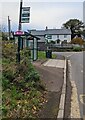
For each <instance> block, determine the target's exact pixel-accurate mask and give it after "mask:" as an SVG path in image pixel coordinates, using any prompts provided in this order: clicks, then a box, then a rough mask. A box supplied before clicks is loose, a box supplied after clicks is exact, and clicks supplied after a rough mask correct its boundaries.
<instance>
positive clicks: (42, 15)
mask: <svg viewBox="0 0 85 120" xmlns="http://www.w3.org/2000/svg"><path fill="white" fill-rule="evenodd" d="M83 1H84V0H60V1H59V0H24V3H23V6H27V7H30V8H31V9H30V14H31V15H30V23H28V24H23V29H24V30H27V29H45V27H46V26H48V28H61V26H62V24H63V23H65V22H66V21H68V20H69V19H73V18H77V19H79V20H82V21H83ZM0 2H1V4H0V11H1V10H2V12H1V13H0V16H1V17H0V22H1V21H2V22H3V24H4V25H5V26H6V27H7V16H10V19H11V29H12V30H17V28H18V18H19V16H18V15H19V0H9V1H8V0H3V2H2V0H0ZM1 14H2V15H1Z"/></svg>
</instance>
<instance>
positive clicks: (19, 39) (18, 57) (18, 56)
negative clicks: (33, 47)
mask: <svg viewBox="0 0 85 120" xmlns="http://www.w3.org/2000/svg"><path fill="white" fill-rule="evenodd" d="M21 15H22V0H20V13H19V27H18V30H19V31H20V30H21V29H22V26H21ZM20 42H21V37H20V36H19V37H18V50H17V51H18V53H17V62H18V63H20Z"/></svg>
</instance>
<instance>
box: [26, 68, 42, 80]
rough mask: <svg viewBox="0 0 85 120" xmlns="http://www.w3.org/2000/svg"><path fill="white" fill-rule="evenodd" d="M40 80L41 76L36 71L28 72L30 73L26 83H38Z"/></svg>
mask: <svg viewBox="0 0 85 120" xmlns="http://www.w3.org/2000/svg"><path fill="white" fill-rule="evenodd" d="M39 79H40V76H39V74H38V73H37V72H36V71H34V70H33V71H31V72H29V71H28V73H27V74H26V76H25V80H26V81H32V80H33V81H38V80H39Z"/></svg>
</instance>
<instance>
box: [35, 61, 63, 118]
mask: <svg viewBox="0 0 85 120" xmlns="http://www.w3.org/2000/svg"><path fill="white" fill-rule="evenodd" d="M34 64H36V65H35V67H36V68H37V70H38V71H39V74H40V76H41V80H42V82H43V83H44V84H45V86H46V89H47V96H46V99H47V102H46V103H45V104H44V105H43V108H42V109H41V111H40V112H39V118H57V116H58V111H59V104H60V98H61V93H62V87H63V82H64V66H65V60H64V59H63V60H60V59H49V60H48V61H47V62H45V63H44V64H42V65H40V63H39V65H38V63H36V62H35V63H34Z"/></svg>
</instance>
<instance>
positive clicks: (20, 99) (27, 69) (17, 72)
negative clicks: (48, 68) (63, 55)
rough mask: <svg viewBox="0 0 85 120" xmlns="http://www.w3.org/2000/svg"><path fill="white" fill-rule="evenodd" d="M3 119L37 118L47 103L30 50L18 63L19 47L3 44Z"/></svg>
mask: <svg viewBox="0 0 85 120" xmlns="http://www.w3.org/2000/svg"><path fill="white" fill-rule="evenodd" d="M2 46H3V49H2V67H3V73H2V117H3V118H11V119H13V118H33V117H34V118H35V117H37V112H38V111H39V110H40V109H41V108H42V105H43V103H44V102H45V98H44V90H43V87H42V84H41V81H40V76H39V74H38V72H37V71H36V70H35V68H34V67H33V65H32V64H31V62H30V61H29V54H28V53H29V50H27V49H24V50H23V51H21V62H20V64H18V63H16V50H17V46H16V45H14V44H13V43H12V42H7V41H3V42H2Z"/></svg>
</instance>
